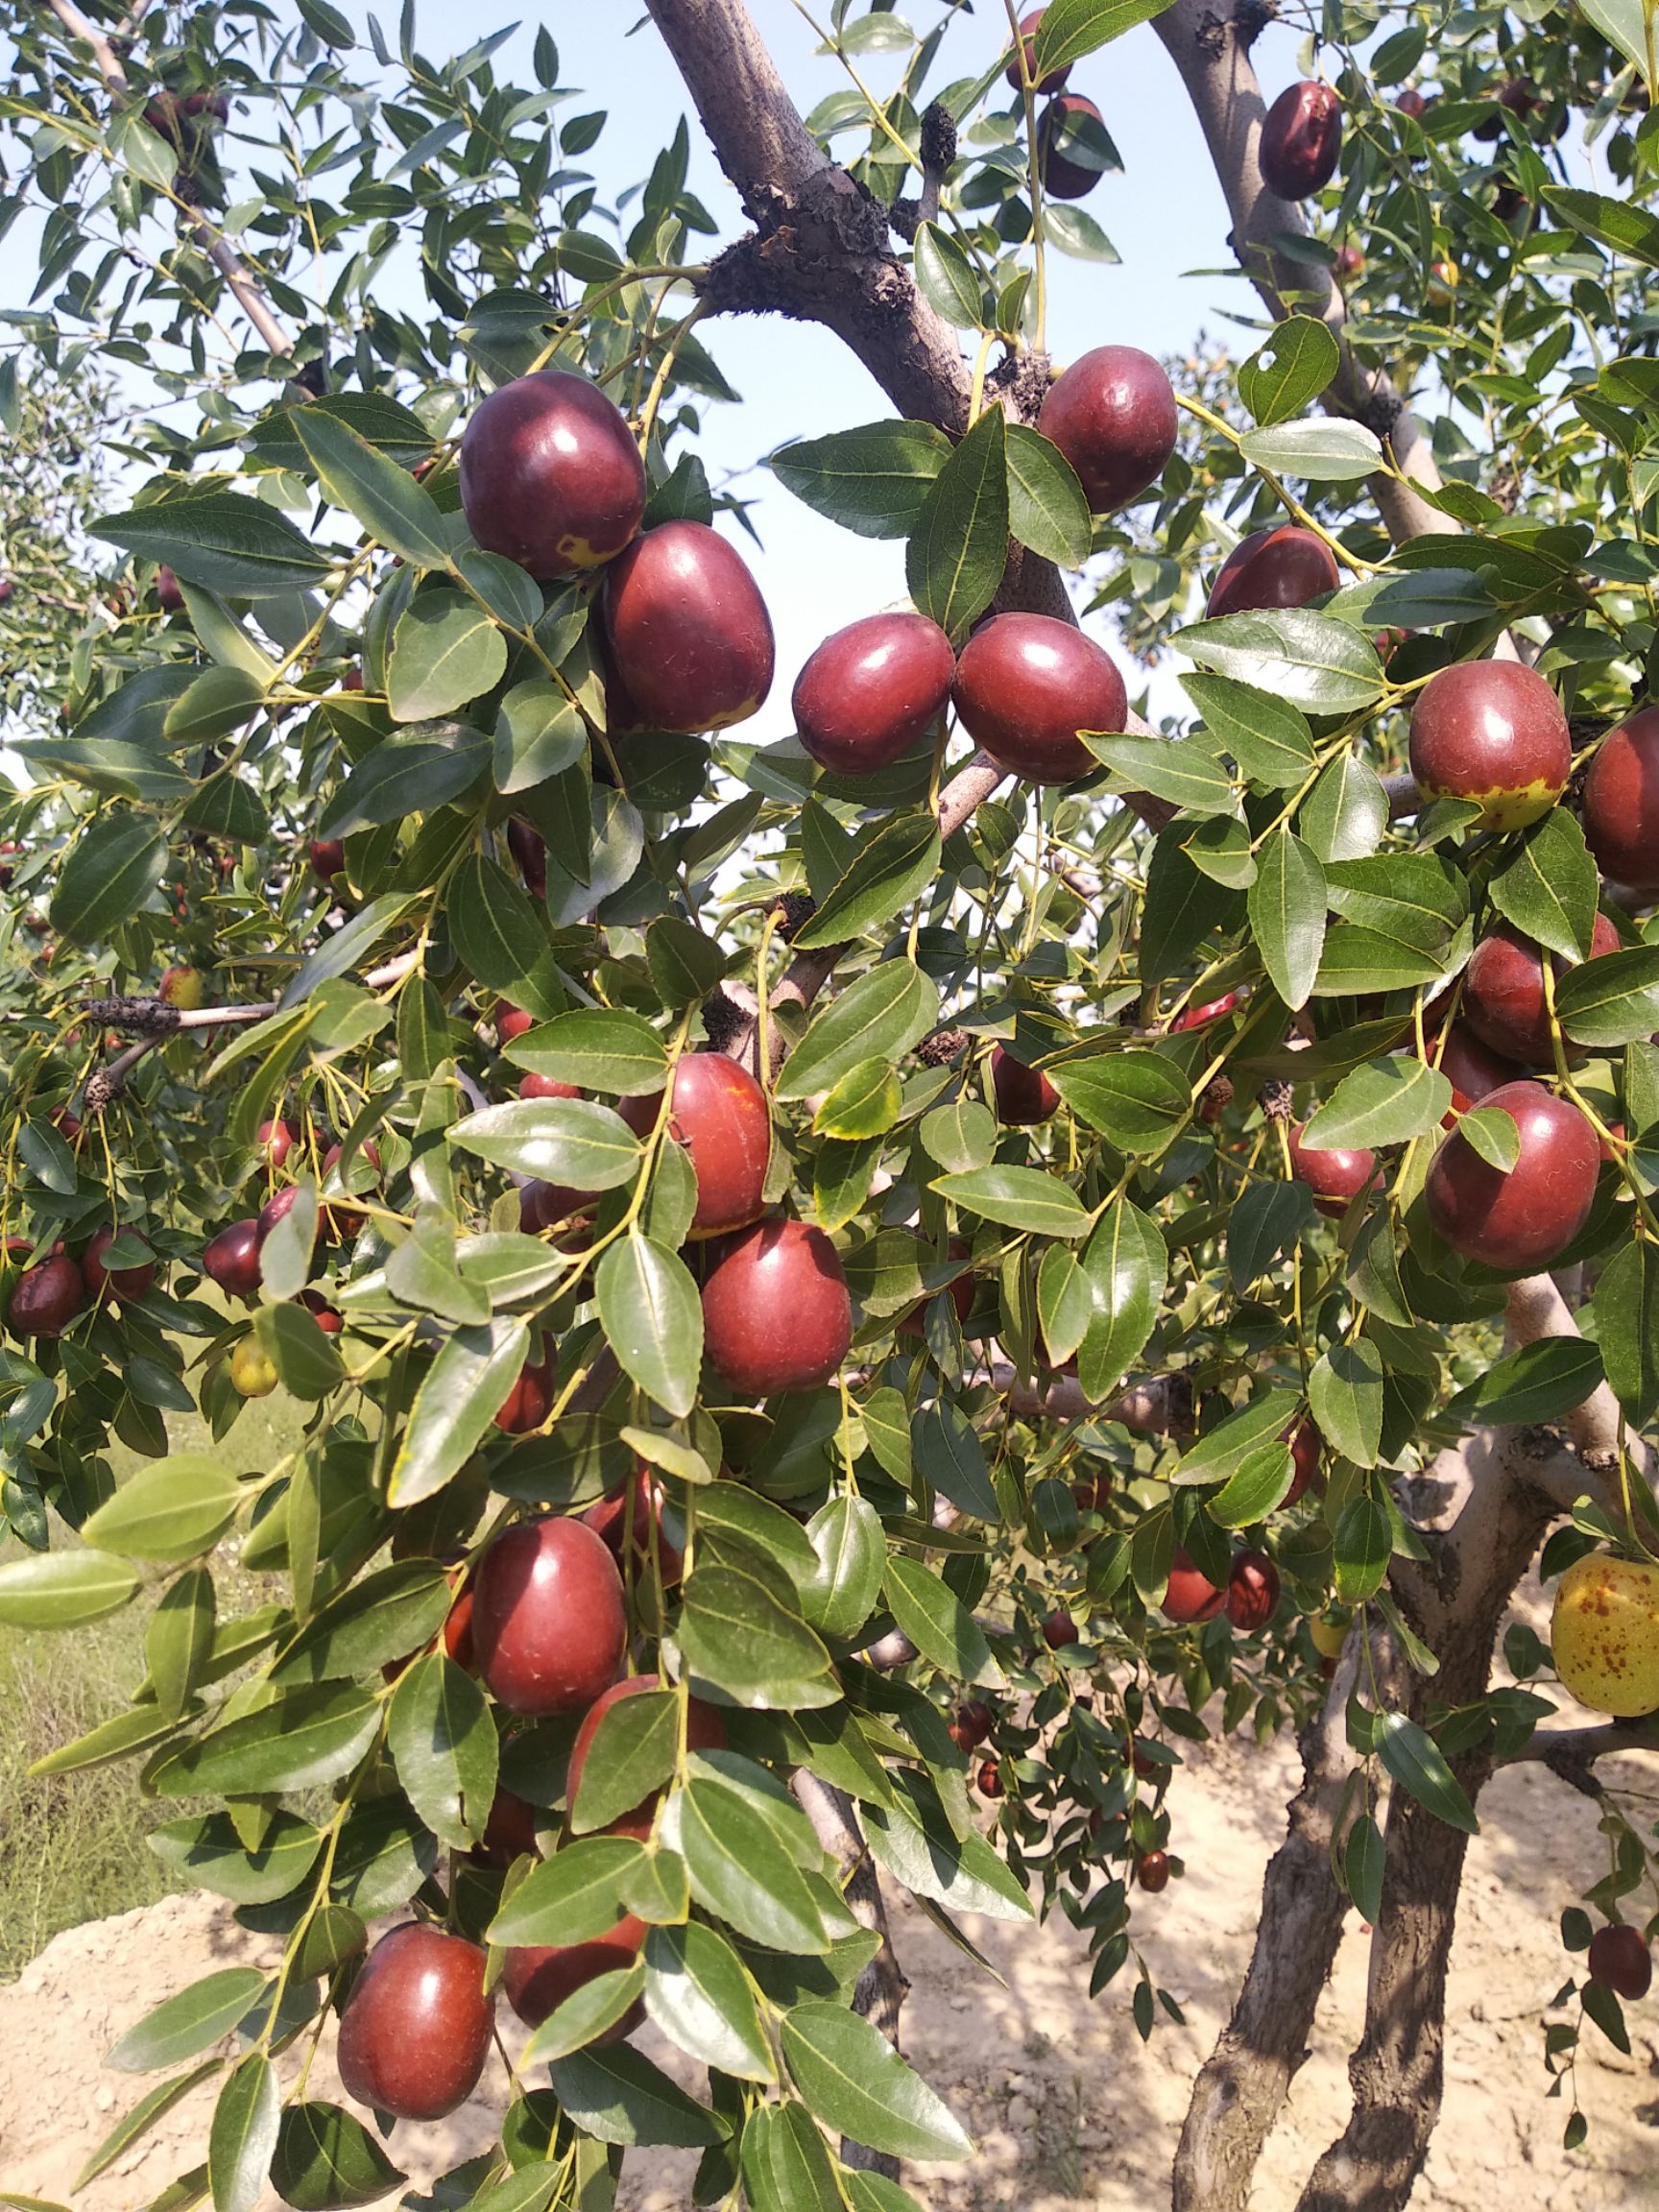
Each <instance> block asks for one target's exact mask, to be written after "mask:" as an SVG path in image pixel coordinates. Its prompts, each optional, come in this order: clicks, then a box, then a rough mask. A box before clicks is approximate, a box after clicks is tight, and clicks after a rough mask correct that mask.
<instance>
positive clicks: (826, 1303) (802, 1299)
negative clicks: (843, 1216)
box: [703, 1220, 853, 1398]
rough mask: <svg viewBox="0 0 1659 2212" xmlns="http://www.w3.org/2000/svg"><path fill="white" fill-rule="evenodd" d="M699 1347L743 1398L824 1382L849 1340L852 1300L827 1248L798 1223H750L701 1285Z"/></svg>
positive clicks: (808, 1387) (815, 1233) (815, 1231)
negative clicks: (703, 1347) (701, 1321)
mask: <svg viewBox="0 0 1659 2212" xmlns="http://www.w3.org/2000/svg"><path fill="white" fill-rule="evenodd" d="M703 1331H704V1343H705V1347H706V1349H707V1351H708V1355H709V1359H710V1360H711V1361H712V1362H713V1365H714V1367H715V1369H716V1370H717V1372H718V1373H719V1374H720V1376H721V1377H722V1378H723V1380H724V1381H725V1382H726V1383H727V1384H728V1385H729V1386H730V1387H731V1388H732V1389H733V1390H735V1391H736V1392H738V1393H739V1395H740V1396H743V1397H746V1398H769V1397H771V1396H772V1395H773V1393H774V1392H776V1391H779V1390H811V1389H814V1388H816V1387H817V1386H818V1385H819V1384H820V1383H828V1382H829V1379H830V1377H831V1376H832V1375H834V1373H835V1372H836V1370H837V1369H838V1368H839V1366H840V1365H841V1362H842V1360H843V1359H845V1358H846V1357H847V1351H848V1347H849V1346H850V1345H851V1343H852V1341H853V1302H852V1299H851V1298H850V1297H849V1295H848V1291H847V1278H846V1276H845V1274H844V1273H843V1272H842V1268H841V1262H840V1259H839V1257H838V1255H837V1253H836V1250H835V1247H834V1245H833V1244H831V1243H830V1241H829V1238H828V1237H826V1236H825V1234H824V1232H823V1230H822V1229H816V1228H812V1227H810V1226H809V1225H808V1224H807V1223H805V1222H804V1221H781V1220H771V1221H757V1222H756V1224H755V1226H754V1227H753V1228H752V1229H745V1230H742V1231H741V1232H740V1233H739V1234H738V1235H737V1236H736V1237H734V1238H733V1239H732V1241H731V1242H730V1243H729V1244H728V1245H727V1246H726V1248H725V1250H724V1251H723V1252H722V1253H721V1255H720V1258H719V1259H718V1260H717V1261H716V1262H715V1263H714V1265H713V1266H712V1268H710V1270H709V1279H708V1281H707V1282H706V1283H705V1284H704V1286H703Z"/></svg>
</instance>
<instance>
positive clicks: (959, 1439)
mask: <svg viewBox="0 0 1659 2212" xmlns="http://www.w3.org/2000/svg"><path fill="white" fill-rule="evenodd" d="M910 1444H911V1457H912V1464H913V1465H914V1468H915V1471H916V1473H917V1474H919V1475H920V1476H921V1478H922V1479H923V1480H924V1481H925V1482H926V1483H928V1484H929V1485H930V1486H931V1487H932V1488H933V1489H935V1490H937V1491H938V1492H939V1494H940V1495H941V1497H944V1498H948V1499H949V1500H950V1503H951V1504H952V1505H954V1506H955V1507H956V1508H957V1509H958V1511H960V1512H963V1513H972V1514H973V1516H974V1519H975V1520H976V1521H1000V1520H1001V1518H1002V1508H1001V1507H1000V1505H998V1503H997V1493H996V1491H995V1490H994V1489H993V1488H992V1486H991V1473H990V1469H989V1468H988V1467H987V1465H986V1463H985V1448H984V1446H983V1445H982V1444H981V1443H980V1441H979V1434H978V1431H977V1430H975V1428H974V1424H973V1422H972V1421H970V1420H969V1418H968V1416H967V1414H966V1413H965V1412H964V1411H963V1410H962V1408H961V1407H960V1406H957V1405H953V1404H952V1403H951V1402H950V1400H949V1399H944V1398H937V1399H935V1400H934V1401H933V1402H932V1404H931V1405H927V1406H923V1407H920V1408H919V1409H918V1410H917V1412H916V1413H915V1414H914V1415H913V1416H912V1418H911V1422H910Z"/></svg>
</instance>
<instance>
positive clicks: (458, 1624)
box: [444, 1581, 478, 1674]
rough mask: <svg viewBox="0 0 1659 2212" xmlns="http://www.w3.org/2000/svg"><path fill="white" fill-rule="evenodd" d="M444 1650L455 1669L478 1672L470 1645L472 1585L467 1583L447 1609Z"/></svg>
mask: <svg viewBox="0 0 1659 2212" xmlns="http://www.w3.org/2000/svg"><path fill="white" fill-rule="evenodd" d="M444 1648H445V1652H447V1654H448V1656H449V1657H450V1658H451V1659H453V1660H454V1662H455V1664H456V1666H457V1667H465V1668H466V1670H467V1671H468V1673H469V1674H476V1673H477V1671H478V1653H477V1651H476V1649H475V1648H474V1647H473V1643H472V1585H471V1583H470V1581H469V1582H467V1583H466V1584H465V1585H464V1586H463V1588H462V1589H461V1591H460V1592H459V1594H458V1595H457V1597H456V1599H455V1602H454V1604H453V1605H451V1606H450V1608H449V1614H448V1618H447V1619H446V1620H445V1623H444Z"/></svg>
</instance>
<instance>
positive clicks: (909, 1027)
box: [777, 960, 1659, 1099]
mask: <svg viewBox="0 0 1659 2212" xmlns="http://www.w3.org/2000/svg"><path fill="white" fill-rule="evenodd" d="M938 1019H939V994H938V991H937V990H936V989H935V988H934V986H933V984H932V983H931V982H930V981H929V980H928V978H927V977H926V975H924V974H922V972H921V970H920V969H919V968H917V967H916V966H915V964H914V963H913V962H912V961H909V960H884V961H882V962H881V963H880V964H879V966H878V967H875V968H872V969H871V970H870V971H869V972H868V973H867V974H863V975H860V976H859V978H858V980H857V981H856V982H855V983H854V984H853V985H851V987H850V988H849V989H847V990H845V991H842V992H838V993H837V995H836V996H835V998H832V999H831V1000H830V1002H829V1005H828V1006H826V1007H825V1008H824V1010H823V1012H822V1013H821V1014H819V1015H818V1016H817V1017H816V1018H815V1019H814V1021H813V1022H812V1025H811V1027H810V1028H809V1029H808V1030H807V1032H806V1034H805V1037H803V1038H802V1040H801V1042H800V1044H799V1045H797V1046H796V1047H795V1049H794V1051H793V1052H791V1053H790V1055H789V1057H788V1059H787V1060H786V1061H785V1062H784V1063H783V1070H782V1072H781V1075H780V1076H779V1078H778V1083H777V1095H778V1096H779V1097H780V1098H781V1099H790V1098H809V1097H810V1096H811V1095H812V1094H813V1092H814V1091H828V1090H829V1088H830V1087H831V1085H833V1084H835V1083H838V1082H839V1081H840V1080H841V1077H842V1076H843V1075H845V1074H846V1073H847V1072H848V1070H850V1069H853V1068H856V1067H857V1066H858V1064H859V1063H860V1061H864V1060H892V1061H897V1060H899V1059H901V1058H902V1055H903V1054H904V1053H906V1052H908V1051H909V1049H910V1047H911V1046H913V1045H915V1044H917V1043H918V1042H919V1041H920V1040H921V1039H922V1038H923V1037H925V1036H926V1034H927V1032H928V1030H929V1029H931V1028H932V1027H933V1025H934V1023H935V1022H937V1021H938ZM1655 1026H1656V1027H1659V1023H1656V1024H1655Z"/></svg>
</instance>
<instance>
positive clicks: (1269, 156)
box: [1258, 77, 1342, 200]
mask: <svg viewBox="0 0 1659 2212" xmlns="http://www.w3.org/2000/svg"><path fill="white" fill-rule="evenodd" d="M1341 151H1342V103H1341V101H1340V100H1339V99H1338V98H1337V96H1336V91H1335V88H1334V86H1333V85H1330V84H1321V83H1320V82H1319V80H1318V79H1317V78H1314V77H1305V78H1304V79H1303V80H1302V82H1301V83H1300V84H1291V85H1288V86H1286V89H1285V90H1284V91H1283V92H1281V93H1280V95H1279V97H1278V99H1277V100H1275V101H1274V103H1273V105H1272V107H1271V108H1268V110H1267V120H1266V121H1265V122H1264V123H1263V124H1262V145H1261V150H1260V154H1259V156H1258V157H1259V159H1260V161H1261V165H1262V182H1263V183H1264V184H1265V185H1266V187H1267V189H1268V191H1269V192H1275V193H1277V194H1278V196H1279V198H1280V199H1281V200H1306V199H1307V198H1308V197H1309V195H1310V193H1313V192H1317V191H1319V190H1320V189H1321V188H1322V187H1323V186H1325V185H1327V184H1329V183H1330V181H1331V180H1332V178H1333V177H1334V176H1335V174H1336V156H1338V155H1339V154H1340V153H1341Z"/></svg>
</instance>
